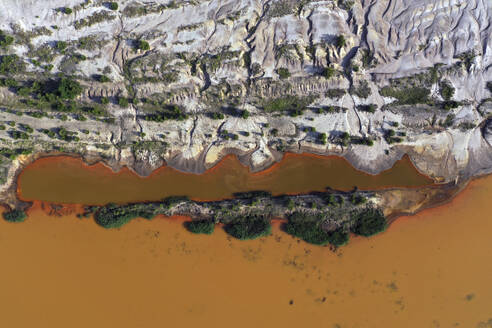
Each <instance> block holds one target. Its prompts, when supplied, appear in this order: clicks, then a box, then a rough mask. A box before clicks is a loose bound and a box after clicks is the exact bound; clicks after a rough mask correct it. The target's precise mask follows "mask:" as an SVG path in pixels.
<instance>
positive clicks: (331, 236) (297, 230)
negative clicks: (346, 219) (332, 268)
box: [284, 212, 349, 246]
mask: <svg viewBox="0 0 492 328" xmlns="http://www.w3.org/2000/svg"><path fill="white" fill-rule="evenodd" d="M321 224H322V220H321V219H320V218H319V217H317V216H313V215H310V214H307V213H304V212H294V213H292V214H291V215H290V216H289V218H288V221H287V223H286V224H285V225H284V230H285V231H286V232H287V233H288V234H290V235H292V236H295V237H297V238H300V239H302V240H304V241H305V242H307V243H310V244H314V245H326V244H328V243H329V244H332V245H333V246H342V245H345V244H346V243H347V242H348V240H349V234H348V232H346V231H344V230H341V229H338V230H334V231H326V230H324V229H323V228H322V227H321Z"/></svg>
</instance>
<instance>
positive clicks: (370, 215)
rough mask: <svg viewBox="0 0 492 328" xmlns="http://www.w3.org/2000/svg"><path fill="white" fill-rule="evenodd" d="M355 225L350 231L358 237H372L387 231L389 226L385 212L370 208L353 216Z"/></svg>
mask: <svg viewBox="0 0 492 328" xmlns="http://www.w3.org/2000/svg"><path fill="white" fill-rule="evenodd" d="M352 219H353V220H354V225H353V226H352V227H351V228H350V231H351V232H353V233H355V234H356V235H360V236H364V237H370V236H372V235H375V234H377V233H380V232H382V231H384V230H386V228H387V226H388V224H387V222H386V218H385V217H384V215H383V212H382V211H381V210H379V209H375V208H368V209H366V210H364V211H362V212H358V213H356V214H354V215H353V216H352Z"/></svg>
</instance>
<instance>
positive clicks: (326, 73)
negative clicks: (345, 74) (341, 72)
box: [321, 67, 335, 79]
mask: <svg viewBox="0 0 492 328" xmlns="http://www.w3.org/2000/svg"><path fill="white" fill-rule="evenodd" d="M334 75H335V69H334V68H333V67H324V68H323V70H322V71H321V76H323V77H325V78H326V79H331V78H332V77H333V76H334Z"/></svg>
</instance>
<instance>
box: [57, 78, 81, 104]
mask: <svg viewBox="0 0 492 328" xmlns="http://www.w3.org/2000/svg"><path fill="white" fill-rule="evenodd" d="M82 90H83V88H82V86H81V85H80V84H79V82H77V81H75V80H72V79H71V78H62V79H61V80H60V81H58V87H57V89H56V92H55V94H56V95H57V96H58V97H60V98H61V99H74V98H76V97H78V96H79V95H80V94H81V93H82Z"/></svg>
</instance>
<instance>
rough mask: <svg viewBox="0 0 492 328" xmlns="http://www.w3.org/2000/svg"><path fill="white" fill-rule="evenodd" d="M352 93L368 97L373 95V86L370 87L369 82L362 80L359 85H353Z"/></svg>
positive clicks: (360, 96)
mask: <svg viewBox="0 0 492 328" xmlns="http://www.w3.org/2000/svg"><path fill="white" fill-rule="evenodd" d="M350 93H351V94H354V95H356V96H357V97H359V98H363V99H366V98H367V97H369V96H370V95H371V88H370V87H369V83H368V82H367V81H360V83H359V85H358V86H357V87H352V89H351V90H350Z"/></svg>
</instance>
